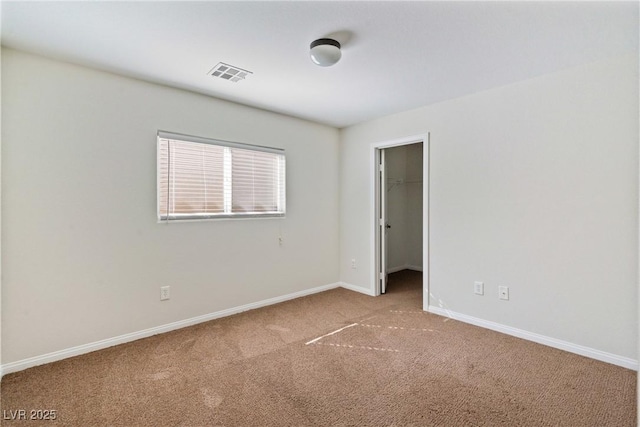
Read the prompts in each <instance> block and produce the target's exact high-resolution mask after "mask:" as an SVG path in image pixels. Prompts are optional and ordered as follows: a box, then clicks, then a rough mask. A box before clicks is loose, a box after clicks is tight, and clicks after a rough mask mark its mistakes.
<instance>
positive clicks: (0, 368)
mask: <svg viewBox="0 0 640 427" xmlns="http://www.w3.org/2000/svg"><path fill="white" fill-rule="evenodd" d="M340 286H342V283H332V284H329V285H325V286H319V287H316V288H311V289H305V290H304V291H299V292H294V293H291V294H287V295H282V296H279V297H274V298H269V299H266V300H262V301H258V302H253V303H250V304H245V305H241V306H239V307H233V308H229V309H226V310H221V311H216V312H214V313H209V314H205V315H202V316H196V317H192V318H190V319H185V320H180V321H177V322H172V323H168V324H166V325H161V326H156V327H153V328H149V329H144V330H142V331H138V332H132V333H129V334H125V335H120V336H117V337H113V338H108V339H104V340H100V341H95V342H92V343H89V344H83V345H79V346H76V347H71V348H68V349H64V350H59V351H54V352H52V353H47V354H43V355H41V356H35V357H30V358H28V359H23V360H18V361H16V362H11V363H6V364H4V365H0V379H1V378H2V375H4V374H10V373H12V372H18V371H22V370H24V369H28V368H32V367H34V366H38V365H44V364H45V363H51V362H56V361H58V360H62V359H67V358H69V357H74V356H80V355H81V354H86V353H90V352H92V351H96V350H102V349H104V348H107V347H112V346H114V345H118V344H124V343H127V342H131V341H135V340H139V339H141V338H147V337H150V336H152V335H158V334H162V333H165V332H169V331H173V330H176V329H180V328H184V327H187V326H191V325H196V324H198V323H202V322H207V321H209V320H214V319H219V318H221V317H226V316H231V315H232V314H238V313H242V312H243V311H248V310H253V309H256V308H261V307H266V306H269V305H273V304H277V303H280V302H284V301H288V300H292V299H295V298H300V297H304V296H307V295H312V294H316V293H318V292H324V291H327V290H329V289H334V288H338V287H340Z"/></svg>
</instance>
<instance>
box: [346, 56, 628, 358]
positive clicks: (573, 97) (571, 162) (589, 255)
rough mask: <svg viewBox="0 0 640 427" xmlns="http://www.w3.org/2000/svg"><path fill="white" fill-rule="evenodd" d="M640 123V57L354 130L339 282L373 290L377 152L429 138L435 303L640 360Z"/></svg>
mask: <svg viewBox="0 0 640 427" xmlns="http://www.w3.org/2000/svg"><path fill="white" fill-rule="evenodd" d="M638 113H639V112H638V57H637V56H636V55H633V56H625V57H618V58H614V59H611V60H607V61H602V62H598V63H593V64H589V65H585V66H582V67H578V68H574V69H569V70H565V71H562V72H557V73H553V74H548V75H544V76H541V77H539V78H536V79H532V80H528V81H524V82H520V83H517V84H513V85H509V86H505V87H501V88H497V89H493V90H489V91H485V92H481V93H478V94H474V95H470V96H467V97H463V98H459V99H455V100H451V101H447V102H443V103H440V104H436V105H432V106H427V107H423V108H420V109H416V110H412V111H409V112H405V113H401V114H396V115H393V116H388V117H384V118H381V119H378V120H373V121H370V122H367V123H363V124H360V125H356V126H352V127H349V128H346V129H343V130H342V132H341V137H342V143H341V148H340V161H341V198H340V211H341V237H340V242H341V246H340V251H341V259H340V268H341V280H342V281H344V282H346V283H349V284H350V285H353V286H359V287H362V288H363V289H364V288H369V287H370V286H371V284H372V283H373V279H372V275H373V270H374V268H373V266H371V265H369V264H370V260H371V251H372V248H371V247H370V242H371V239H370V233H371V232H372V230H370V229H369V228H370V224H369V218H370V209H371V208H372V206H373V202H372V200H371V194H372V193H371V190H370V187H371V185H372V184H371V177H370V176H369V175H370V166H369V159H370V145H371V143H374V142H381V141H387V140H394V139H397V138H400V137H404V136H408V135H416V134H420V133H425V132H430V133H431V144H430V204H429V206H430V238H429V242H425V245H426V244H427V243H428V244H429V247H430V252H429V254H430V292H431V296H430V304H431V305H436V306H441V307H443V308H446V309H448V310H452V311H454V312H457V313H461V314H465V315H468V316H473V317H475V318H478V319H484V320H487V321H492V322H496V323H498V324H502V325H507V326H510V327H512V328H518V329H520V330H524V331H530V332H532V333H536V334H541V335H543V336H546V337H552V338H555V339H558V340H562V341H564V342H569V343H574V344H577V345H581V346H585V347H588V348H591V349H597V350H600V351H603V352H608V353H610V354H613V355H619V356H621V357H626V358H632V359H637V351H638V346H637V341H638V330H637V329H638V326H637V309H638V303H637V301H638V298H637V278H638V275H637V269H638V246H637V243H638V242H637V240H638ZM351 258H356V259H358V260H359V266H358V269H351V268H349V266H348V260H349V259H351ZM474 280H482V281H484V282H485V296H483V297H479V296H476V295H474V294H473V282H474ZM498 285H507V286H509V287H510V291H511V299H510V301H508V302H505V301H500V300H498V298H497V287H498Z"/></svg>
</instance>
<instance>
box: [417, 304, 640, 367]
mask: <svg viewBox="0 0 640 427" xmlns="http://www.w3.org/2000/svg"><path fill="white" fill-rule="evenodd" d="M429 312H430V313H433V314H438V315H440V316H445V317H449V318H451V319H455V320H459V321H461V322H464V323H469V324H472V325H475V326H480V327H482V328H486V329H491V330H493V331H497V332H502V333H503V334H507V335H512V336H514V337H518V338H523V339H525V340H528V341H533V342H536V343H538V344H544V345H547V346H549V347H553V348H557V349H560V350H564V351H568V352H570V353H575V354H579V355H580V356H585V357H589V358H591V359H596V360H600V361H601V362H607V363H611V364H613V365H618V366H622V367H623V368H627V369H633V370H634V371H637V370H638V361H637V360H634V359H630V358H628V357H623V356H618V355H616V354H612V353H607V352H604V351H600V350H596V349H594V348H590V347H585V346H582V345H578V344H573V343H570V342H567V341H562V340H559V339H556V338H551V337H547V336H545V335H540V334H536V333H533V332H528V331H525V330H522V329H518V328H513V327H511V326H506V325H502V324H500V323H496V322H491V321H489V320H484V319H479V318H477V317H473V316H468V315H466V314H460V313H456V312H453V311H450V310H447V309H444V308H440V307H436V306H433V305H430V306H429Z"/></svg>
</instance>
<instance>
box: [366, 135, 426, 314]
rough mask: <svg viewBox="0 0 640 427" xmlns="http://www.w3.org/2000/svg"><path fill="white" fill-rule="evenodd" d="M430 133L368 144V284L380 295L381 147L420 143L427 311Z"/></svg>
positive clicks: (423, 281) (424, 300)
mask: <svg viewBox="0 0 640 427" xmlns="http://www.w3.org/2000/svg"><path fill="white" fill-rule="evenodd" d="M429 137H430V135H429V133H428V132H425V133H423V134H418V135H412V136H406V137H403V138H397V139H393V140H386V141H381V142H375V143H372V144H371V146H370V161H369V165H370V170H369V188H370V191H371V200H372V206H371V210H370V227H369V230H370V244H371V254H370V256H371V265H372V266H373V268H374V271H373V275H372V277H373V280H372V283H371V294H372V295H375V296H378V295H380V279H381V277H380V274H381V273H382V274H384V272H381V271H380V260H379V257H378V254H380V253H381V250H382V249H384V248H381V247H380V244H381V240H382V239H381V237H380V227H379V220H378V218H377V217H378V212H379V210H380V203H381V200H380V196H379V194H380V184H379V182H380V180H379V178H378V177H379V175H378V174H379V171H378V164H379V160H380V150H384V149H385V148H392V147H398V146H401V145H410V144H417V143H422V309H423V310H424V311H428V308H429V152H430V141H429Z"/></svg>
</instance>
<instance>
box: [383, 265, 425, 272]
mask: <svg viewBox="0 0 640 427" xmlns="http://www.w3.org/2000/svg"><path fill="white" fill-rule="evenodd" d="M402 270H413V271H422V267H420V266H418V265H411V264H405V265H401V266H400V267H392V268H387V274H391V273H397V272H398V271H402Z"/></svg>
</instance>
